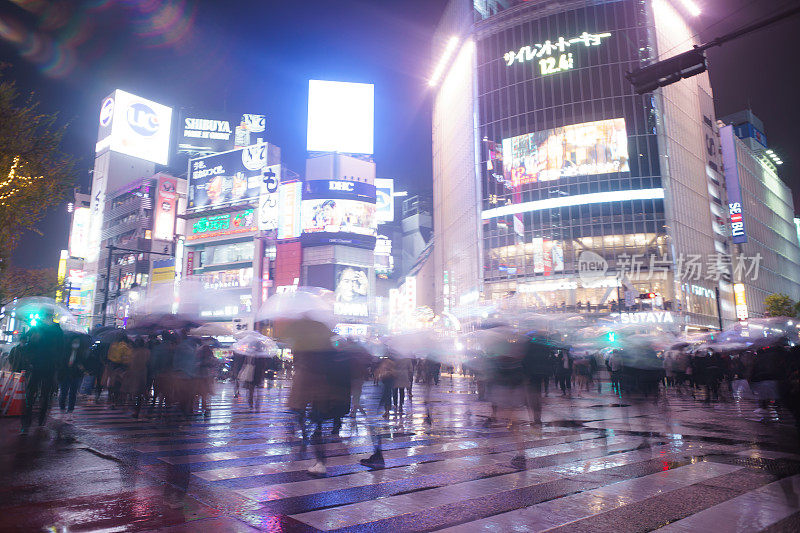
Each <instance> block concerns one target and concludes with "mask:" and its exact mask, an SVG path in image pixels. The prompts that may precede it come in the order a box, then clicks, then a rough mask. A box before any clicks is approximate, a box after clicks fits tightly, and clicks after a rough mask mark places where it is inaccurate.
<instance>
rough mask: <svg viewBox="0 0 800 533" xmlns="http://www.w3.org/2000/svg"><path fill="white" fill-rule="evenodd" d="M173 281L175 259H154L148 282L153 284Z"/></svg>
mask: <svg viewBox="0 0 800 533" xmlns="http://www.w3.org/2000/svg"><path fill="white" fill-rule="evenodd" d="M173 281H175V259H156V260H155V261H153V270H152V271H151V273H150V282H151V283H152V284H153V285H159V284H161V283H172V282H173Z"/></svg>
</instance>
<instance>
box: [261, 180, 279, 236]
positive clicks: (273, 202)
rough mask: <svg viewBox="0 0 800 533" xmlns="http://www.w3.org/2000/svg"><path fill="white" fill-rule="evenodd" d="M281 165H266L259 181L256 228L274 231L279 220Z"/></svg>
mask: <svg viewBox="0 0 800 533" xmlns="http://www.w3.org/2000/svg"><path fill="white" fill-rule="evenodd" d="M280 182H281V166H280V165H272V166H270V167H267V169H266V171H265V173H264V178H263V179H262V182H261V194H260V195H259V198H258V229H259V230H261V231H276V230H277V229H278V224H279V221H280V193H279V192H278V186H279V185H280Z"/></svg>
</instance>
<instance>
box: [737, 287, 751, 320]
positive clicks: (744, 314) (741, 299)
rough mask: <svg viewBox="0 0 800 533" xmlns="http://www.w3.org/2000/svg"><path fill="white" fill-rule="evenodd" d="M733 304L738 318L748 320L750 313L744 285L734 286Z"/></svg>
mask: <svg viewBox="0 0 800 533" xmlns="http://www.w3.org/2000/svg"><path fill="white" fill-rule="evenodd" d="M733 303H734V305H735V306H736V318H737V319H739V320H747V319H748V318H750V313H749V312H748V310H747V297H746V296H745V288H744V283H734V284H733Z"/></svg>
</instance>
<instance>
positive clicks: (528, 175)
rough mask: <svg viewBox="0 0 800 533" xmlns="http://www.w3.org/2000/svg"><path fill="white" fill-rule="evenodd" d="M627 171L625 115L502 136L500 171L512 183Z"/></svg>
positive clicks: (513, 184)
mask: <svg viewBox="0 0 800 533" xmlns="http://www.w3.org/2000/svg"><path fill="white" fill-rule="evenodd" d="M629 171H630V166H629V163H628V136H627V133H626V130H625V119H624V118H615V119H609V120H598V121H596V122H584V123H582V124H573V125H570V126H564V127H561V128H554V129H550V130H544V131H538V132H534V133H526V134H524V135H517V136H516V137H511V138H508V139H503V175H504V179H505V181H506V182H507V183H510V184H511V185H512V186H513V187H519V186H520V185H525V184H528V183H537V182H540V181H552V180H557V179H560V178H564V177H568V176H592V175H595V174H607V173H610V172H629Z"/></svg>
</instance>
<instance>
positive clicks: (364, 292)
mask: <svg viewBox="0 0 800 533" xmlns="http://www.w3.org/2000/svg"><path fill="white" fill-rule="evenodd" d="M368 273H369V270H368V269H366V268H360V267H353V266H344V265H337V267H336V289H335V290H334V296H335V301H334V306H333V312H334V314H336V315H346V316H367V315H368V314H369V276H368Z"/></svg>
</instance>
